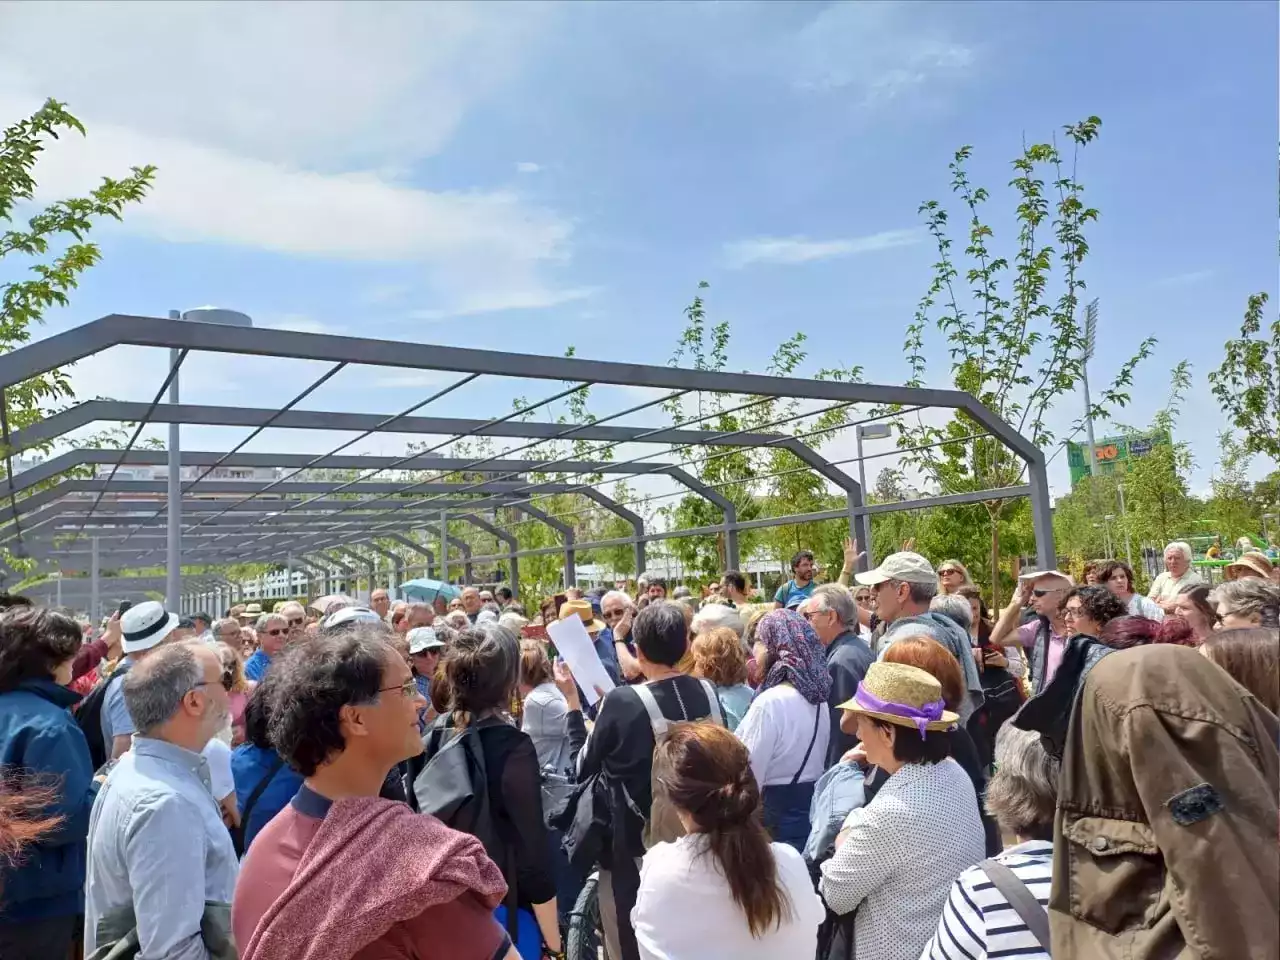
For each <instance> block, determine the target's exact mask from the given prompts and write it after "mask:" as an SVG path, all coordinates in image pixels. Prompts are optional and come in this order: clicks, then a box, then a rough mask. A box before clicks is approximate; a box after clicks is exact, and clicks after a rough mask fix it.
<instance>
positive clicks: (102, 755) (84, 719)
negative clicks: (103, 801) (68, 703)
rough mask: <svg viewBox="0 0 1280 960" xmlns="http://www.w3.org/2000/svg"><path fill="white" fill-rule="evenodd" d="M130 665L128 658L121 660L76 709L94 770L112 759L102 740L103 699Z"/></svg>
mask: <svg viewBox="0 0 1280 960" xmlns="http://www.w3.org/2000/svg"><path fill="white" fill-rule="evenodd" d="M129 666H130V664H129V661H128V660H121V661H120V665H119V666H117V667H116V669H115V672H114V673H112V674H111V676H109V677H107V679H105V680H103V681H102V682H101V683H100V684H98V685H97V686H96V687H94V688H93V689H92V690H90V691H89V693H88V695H87V696H85V698H84V699H83V700H81V701H80V708H79V709H78V710H76V725H77V726H79V727H80V730H81V732H83V733H84V738H85V740H87V741H88V742H89V759H90V760H92V761H93V769H94V770H100V769H102V766H103V764H105V763H106V762H107V761H108V760H110V759H111V758H110V757H109V756H107V747H106V744H105V743H103V740H102V701H103V700H105V699H106V698H107V688H108V687H109V686H111V684H112V683H113V682H114V681H115V679H116V677H123V676H124V675H125V674H126V673H128V672H129Z"/></svg>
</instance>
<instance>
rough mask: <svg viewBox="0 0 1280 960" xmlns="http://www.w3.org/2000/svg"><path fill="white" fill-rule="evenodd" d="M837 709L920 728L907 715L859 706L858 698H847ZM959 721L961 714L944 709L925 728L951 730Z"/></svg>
mask: <svg viewBox="0 0 1280 960" xmlns="http://www.w3.org/2000/svg"><path fill="white" fill-rule="evenodd" d="M836 709H837V710H844V711H845V712H847V713H856V714H861V715H862V716H864V717H874V718H875V719H877V720H883V721H884V722H885V723H891V724H893V725H894V726H895V727H910V728H911V729H913V730H915V729H918V727H916V724H915V721H914V720H908V719H907V718H906V717H899V716H898V715H897V714H893V713H880V712H878V711H876V710H868V709H866V708H865V707H862V706H859V705H858V702H857V701H856V700H846V701H845V702H844V703H841V704H838V705H837V706H836ZM959 722H960V715H959V714H956V713H952V712H951V711H950V710H943V711H942V716H941V717H939V718H938V719H937V720H930V721H929V722H928V723H926V724H925V727H924V728H925V729H926V730H950V729H951V728H952V727H954V726H955V725H956V724H957V723H959Z"/></svg>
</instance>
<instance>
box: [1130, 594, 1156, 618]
mask: <svg viewBox="0 0 1280 960" xmlns="http://www.w3.org/2000/svg"><path fill="white" fill-rule="evenodd" d="M1129 616H1131V617H1146V618H1147V619H1148V620H1155V621H1156V622H1157V623H1159V622H1160V621H1161V620H1163V619H1164V611H1163V610H1161V609H1160V605H1159V604H1157V603H1156V602H1155V601H1154V600H1148V599H1147V598H1146V597H1144V596H1143V595H1142V594H1140V593H1135V594H1134V595H1133V596H1132V597H1130V598H1129Z"/></svg>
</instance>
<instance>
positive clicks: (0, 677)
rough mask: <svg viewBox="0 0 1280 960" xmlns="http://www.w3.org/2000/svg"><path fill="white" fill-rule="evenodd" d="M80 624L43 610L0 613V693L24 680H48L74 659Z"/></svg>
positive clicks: (23, 608) (62, 615) (16, 610)
mask: <svg viewBox="0 0 1280 960" xmlns="http://www.w3.org/2000/svg"><path fill="white" fill-rule="evenodd" d="M83 639H84V638H83V635H82V634H81V632H80V624H78V623H76V622H75V621H74V620H72V619H71V618H70V617H68V616H66V615H65V614H61V613H55V612H54V611H52V610H49V609H48V608H46V607H22V606H18V607H10V608H9V609H8V610H5V611H4V612H3V613H0V691H6V690H14V689H16V688H17V686H18V684H20V683H22V682H23V681H24V680H48V679H50V678H51V677H52V676H53V672H54V670H56V669H57V667H58V665H59V664H61V663H65V662H66V661H68V660H70V659H72V658H73V657H75V655H76V654H77V653H78V652H79V650H80V645H81V643H82V642H83Z"/></svg>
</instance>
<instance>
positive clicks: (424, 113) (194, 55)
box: [0, 2, 573, 313]
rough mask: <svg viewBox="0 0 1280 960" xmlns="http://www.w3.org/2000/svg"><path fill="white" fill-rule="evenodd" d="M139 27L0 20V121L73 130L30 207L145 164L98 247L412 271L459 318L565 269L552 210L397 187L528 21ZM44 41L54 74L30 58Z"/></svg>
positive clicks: (180, 20)
mask: <svg viewBox="0 0 1280 960" xmlns="http://www.w3.org/2000/svg"><path fill="white" fill-rule="evenodd" d="M156 9H157V8H155V7H154V6H152V5H150V4H134V3H121V4H113V5H112V6H111V8H110V9H107V8H106V7H103V6H102V5H101V4H92V3H91V4H83V5H81V4H74V5H72V4H68V5H64V6H60V7H59V8H58V10H57V11H56V12H55V11H53V10H52V9H51V8H47V7H45V6H43V5H40V4H21V5H15V4H4V5H3V6H0V117H2V118H9V117H16V116H21V115H24V114H26V113H28V112H29V111H30V110H31V109H33V108H34V107H35V106H36V105H38V103H39V100H40V98H42V97H44V96H46V95H49V94H53V95H55V96H56V97H58V98H59V99H62V100H65V101H67V102H68V103H69V105H70V107H71V108H72V110H73V111H74V112H75V113H76V115H77V116H79V117H80V118H81V119H82V120H83V121H85V123H86V125H87V126H88V128H89V136H88V138H87V139H82V138H79V137H74V136H73V137H69V138H64V139H63V140H62V141H61V142H59V143H57V144H54V145H52V146H51V148H50V149H49V150H48V151H47V152H46V153H45V154H44V155H43V156H42V158H41V161H40V167H39V170H38V180H39V184H40V198H39V199H41V200H42V201H46V202H47V201H48V200H50V199H56V198H61V197H63V196H66V195H68V194H71V193H74V192H81V191H83V190H85V189H87V188H88V187H89V186H91V185H94V184H96V182H97V179H98V178H99V177H100V176H101V175H103V174H104V173H109V174H114V175H119V174H121V173H123V172H125V171H127V170H128V169H129V167H130V166H132V165H135V164H143V163H150V164H154V165H155V166H157V167H158V168H159V172H158V175H157V179H156V183H155V188H154V190H153V192H152V193H151V194H150V195H149V196H148V197H147V200H146V202H145V203H143V204H141V205H139V206H138V207H136V208H132V209H130V210H129V211H128V214H127V216H126V218H125V221H124V223H123V225H121V226H120V227H118V228H115V229H122V230H125V231H128V232H131V233H136V234H142V235H146V236H150V237H155V238H158V239H160V240H163V241H168V242H173V243H187V242H206V243H207V242H212V243H220V244H225V245H231V246H239V247H246V248H251V249H258V250H264V251H270V252H273V253H278V254H285V255H292V256H301V257H314V258H323V259H328V260H345V261H356V262H368V263H393V264H406V265H409V266H411V267H415V268H424V269H421V270H420V272H419V273H418V274H417V275H416V276H415V281H416V282H415V283H414V284H413V287H412V292H416V293H417V294H418V295H419V296H424V295H430V296H432V297H433V298H434V299H435V300H436V301H437V302H439V303H440V304H442V309H444V310H446V311H455V310H456V311H459V312H462V313H471V312H478V311H477V309H476V308H475V306H474V305H473V304H474V302H475V301H476V300H477V297H496V298H497V299H498V300H499V301H504V300H505V301H511V302H516V301H519V300H520V299H521V298H523V297H525V296H526V294H525V291H528V290H531V289H532V290H540V289H543V288H544V287H545V282H544V280H543V278H542V277H541V271H542V268H543V266H544V265H545V264H547V263H548V262H552V261H554V262H560V263H562V262H565V261H567V260H568V258H569V256H570V252H571V251H570V240H571V237H572V232H573V225H572V223H571V222H570V221H569V220H567V219H566V218H564V217H562V216H561V215H560V214H558V213H557V212H556V211H554V210H550V209H547V208H545V207H542V206H538V205H536V204H531V203H529V202H527V201H526V200H525V199H524V198H523V197H521V196H520V195H519V194H518V193H517V192H515V191H513V190H510V189H503V190H492V189H479V188H477V189H466V188H456V187H455V188H452V189H447V190H433V189H430V188H429V187H427V186H423V185H422V184H420V183H415V182H411V181H410V180H409V172H410V171H411V170H413V169H414V166H415V163H416V161H418V160H419V159H421V158H422V157H424V156H427V155H429V154H432V153H435V152H437V151H439V150H441V149H442V148H443V147H444V146H445V145H446V144H447V142H448V140H449V139H450V137H451V136H452V134H453V132H454V130H455V128H456V127H457V125H458V123H459V122H460V121H461V119H462V117H463V116H464V114H465V113H466V111H467V110H468V109H469V108H471V107H473V106H475V105H476V104H477V103H479V102H481V101H483V100H484V99H486V98H487V97H489V96H491V95H493V94H494V93H495V92H496V91H497V90H498V89H499V88H500V87H501V86H502V85H503V84H504V83H506V82H507V81H509V80H510V79H511V77H513V76H514V75H515V72H516V71H517V70H518V68H519V64H520V62H521V60H522V57H523V55H524V54H526V53H527V52H528V51H529V50H531V49H532V47H533V41H534V40H535V39H536V37H537V35H538V33H539V32H540V30H541V27H542V25H543V23H544V21H545V20H546V14H547V9H546V8H545V7H544V6H543V5H540V4H536V3H531V4H525V3H521V4H481V5H466V4H350V3H337V2H335V3H324V4H313V3H290V4H258V3H239V4H235V5H225V4H207V3H184V4H179V5H175V6H173V7H171V8H167V9H166V10H165V11H164V15H163V16H159V17H158V16H157V15H156ZM53 33H56V34H57V35H58V37H59V50H60V53H59V56H58V57H57V58H51V57H48V56H46V55H45V54H44V53H42V52H41V50H42V45H41V43H40V42H39V40H40V38H42V37H46V36H48V35H51V34H53ZM410 292H411V290H410V289H409V288H406V289H405V290H404V294H408V293H410ZM402 296H403V294H401V293H400V292H398V291H391V292H386V293H384V294H380V295H379V297H378V299H381V300H383V301H384V302H390V301H393V300H396V299H401V298H402Z"/></svg>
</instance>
